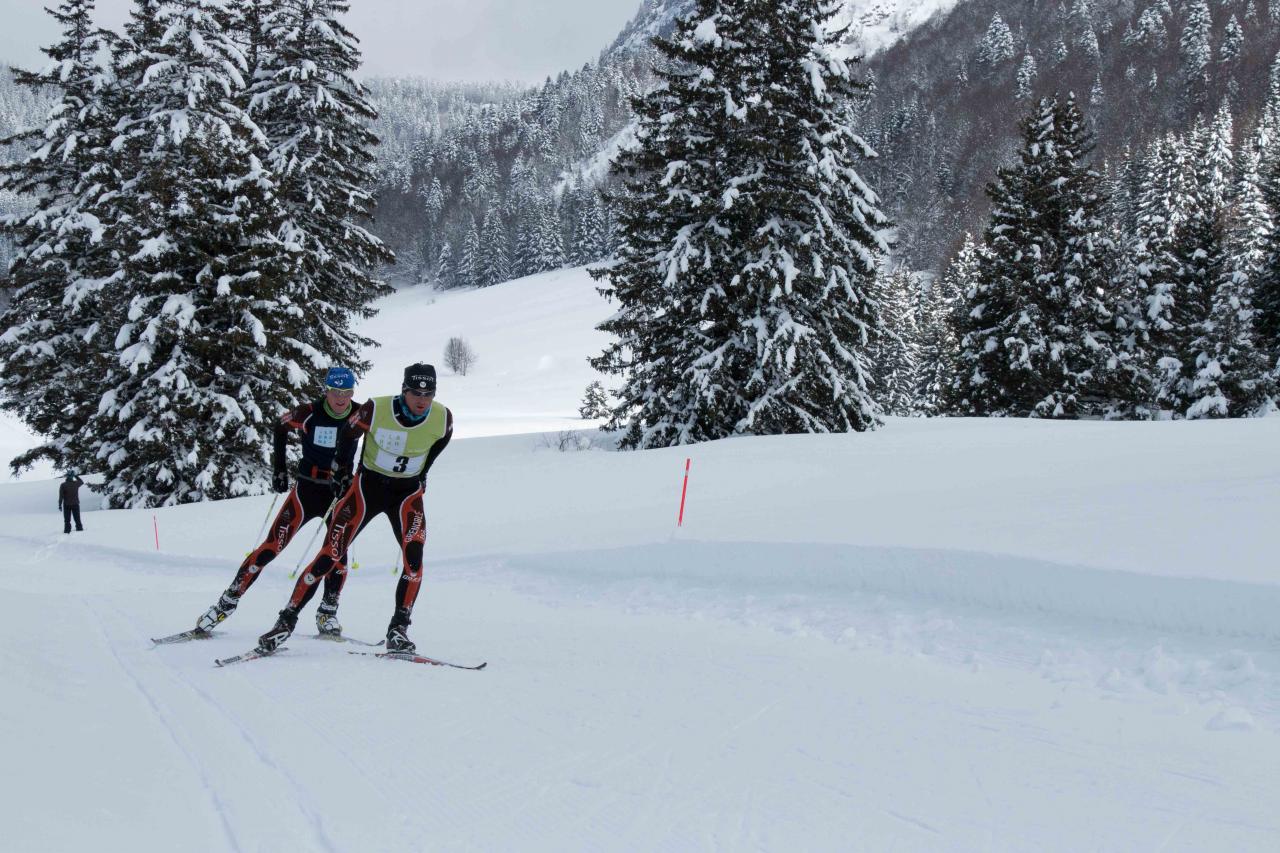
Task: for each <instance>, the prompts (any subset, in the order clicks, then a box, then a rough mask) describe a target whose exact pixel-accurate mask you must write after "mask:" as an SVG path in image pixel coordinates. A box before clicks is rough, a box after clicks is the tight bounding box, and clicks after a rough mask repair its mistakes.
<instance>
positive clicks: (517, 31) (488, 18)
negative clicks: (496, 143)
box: [0, 0, 640, 83]
mask: <svg viewBox="0 0 1280 853" xmlns="http://www.w3.org/2000/svg"><path fill="white" fill-rule="evenodd" d="M350 2H351V12H350V14H349V15H348V16H347V21H346V23H347V27H348V29H350V30H351V31H352V32H354V33H355V34H356V36H357V37H359V39H360V42H361V46H362V48H363V50H364V68H363V70H362V71H361V74H362V76H375V75H387V74H396V75H419V76H425V77H432V78H435V79H440V80H517V81H523V82H530V83H534V82H540V81H541V80H542V79H543V78H545V77H547V76H548V75H552V74H557V73H559V72H561V71H564V70H567V69H572V68H577V67H579V66H581V65H582V64H583V63H584V62H589V61H591V60H593V59H595V58H596V56H598V55H599V53H600V51H601V50H603V49H604V48H605V47H607V46H608V45H609V43H610V42H612V41H613V38H614V36H616V35H617V34H618V32H619V31H620V30H621V29H622V26H623V25H624V24H625V23H626V22H627V21H629V20H630V19H631V17H632V16H633V15H634V14H635V13H636V11H637V10H638V9H639V8H640V0H350ZM56 4H57V0H43V2H41V0H0V22H2V23H0V62H7V63H11V64H14V65H21V66H27V67H30V66H35V65H38V64H39V63H40V62H41V61H42V60H43V58H44V55H43V54H41V53H40V52H39V47H40V46H41V45H44V44H48V43H49V42H50V41H52V40H53V39H54V38H55V37H56V34H57V31H56V29H55V27H54V24H53V20H52V19H51V18H50V17H49V16H48V15H47V14H46V13H45V12H44V10H43V7H44V6H56ZM132 5H133V4H132V2H131V0H98V18H99V21H98V23H99V24H100V25H101V26H105V27H108V28H110V29H114V30H117V31H118V30H119V29H120V26H121V24H122V23H123V22H124V20H125V17H126V16H127V15H128V11H129V9H130V7H131V6H132Z"/></svg>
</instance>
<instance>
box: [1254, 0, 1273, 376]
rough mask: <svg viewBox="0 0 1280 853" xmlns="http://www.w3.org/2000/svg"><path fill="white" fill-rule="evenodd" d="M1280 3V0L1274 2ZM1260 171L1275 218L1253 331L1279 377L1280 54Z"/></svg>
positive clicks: (1265, 117)
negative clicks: (1277, 223)
mask: <svg viewBox="0 0 1280 853" xmlns="http://www.w3.org/2000/svg"><path fill="white" fill-rule="evenodd" d="M1273 6H1276V7H1280V0H1277V2H1274V3H1273ZM1255 147H1256V148H1257V150H1258V155H1259V163H1258V171H1259V173H1260V183H1259V189H1260V191H1261V192H1262V196H1263V200H1264V201H1265V202H1266V205H1267V209H1268V210H1269V211H1270V213H1271V216H1272V219H1273V227H1272V228H1271V229H1270V230H1269V231H1268V232H1267V239H1266V242H1265V243H1264V245H1263V251H1264V252H1265V257H1266V261H1265V263H1264V264H1263V267H1262V269H1260V270H1258V271H1256V273H1255V274H1254V275H1253V276H1252V278H1251V283H1252V286H1253V308H1254V316H1253V323H1254V335H1255V341H1256V344H1257V346H1258V348H1259V349H1260V350H1262V352H1263V353H1264V354H1265V356H1266V358H1267V360H1268V361H1269V362H1270V364H1271V365H1272V368H1273V369H1274V371H1275V376H1276V379H1277V380H1280V227H1277V226H1276V225H1275V224H1274V219H1275V217H1276V216H1280V58H1277V59H1276V61H1275V63H1274V64H1273V65H1272V68H1271V85H1270V89H1269V92H1268V96H1267V103H1266V107H1265V108H1264V109H1263V113H1262V117H1261V119H1260V120H1259V122H1258V131H1257V136H1256V138H1255Z"/></svg>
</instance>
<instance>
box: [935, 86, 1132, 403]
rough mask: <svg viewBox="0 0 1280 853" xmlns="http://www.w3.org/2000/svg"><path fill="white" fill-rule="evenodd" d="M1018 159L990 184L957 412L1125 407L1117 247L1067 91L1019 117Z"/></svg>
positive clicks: (1087, 138) (1086, 137)
mask: <svg viewBox="0 0 1280 853" xmlns="http://www.w3.org/2000/svg"><path fill="white" fill-rule="evenodd" d="M1022 140H1023V147H1022V150H1021V151H1020V153H1019V162H1018V164H1017V165H1015V166H1012V167H1005V168H1002V169H1000V170H999V173H998V177H997V179H996V182H995V183H993V184H991V185H990V186H989V187H988V190H987V192H988V195H989V196H990V197H991V200H992V208H993V209H992V213H991V223H990V225H989V226H988V227H987V231H986V240H985V242H986V244H987V246H988V248H989V252H984V253H983V254H982V256H981V261H980V263H979V266H978V271H977V275H976V279H977V281H976V286H975V287H974V288H973V292H972V294H971V297H970V300H969V305H968V308H969V310H968V312H967V317H966V318H965V335H964V339H963V342H962V352H961V371H960V377H959V381H960V385H961V388H960V389H959V390H960V393H959V395H958V397H959V399H960V400H961V406H962V409H965V410H969V411H972V412H973V413H975V414H980V415H1000V416H1035V417H1053V418H1077V417H1083V416H1097V415H1105V414H1110V413H1112V412H1113V411H1114V410H1115V408H1116V406H1117V403H1120V404H1127V403H1129V402H1130V401H1129V400H1128V399H1126V398H1127V396H1128V393H1127V392H1126V391H1125V390H1124V389H1123V388H1122V387H1120V385H1121V383H1120V382H1119V372H1118V367H1119V364H1118V358H1117V353H1116V351H1115V338H1116V325H1117V317H1116V307H1117V303H1118V299H1117V296H1116V293H1115V291H1114V288H1115V286H1114V278H1115V265H1116V262H1117V254H1118V253H1117V251H1116V247H1115V246H1114V244H1113V243H1112V242H1111V240H1110V235H1109V234H1108V232H1107V230H1106V229H1105V227H1104V226H1103V223H1102V221H1101V216H1100V213H1101V210H1102V209H1103V208H1104V205H1105V199H1104V198H1103V196H1102V194H1101V181H1100V178H1099V176H1098V174H1097V173H1096V172H1095V171H1093V170H1092V169H1091V168H1089V166H1088V165H1087V164H1086V162H1085V161H1086V158H1087V157H1088V155H1089V153H1090V151H1091V149H1092V137H1091V134H1090V133H1089V131H1088V130H1087V129H1086V127H1085V126H1084V118H1083V116H1082V115H1081V113H1080V110H1079V108H1078V107H1077V106H1076V104H1075V101H1074V99H1073V98H1071V97H1068V98H1066V99H1064V100H1060V99H1058V98H1045V99H1042V100H1041V101H1040V103H1039V104H1038V105H1037V107H1036V110H1035V111H1034V112H1033V113H1032V114H1031V115H1029V116H1028V117H1026V118H1025V119H1024V120H1023V122H1022Z"/></svg>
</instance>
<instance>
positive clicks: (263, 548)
mask: <svg viewBox="0 0 1280 853" xmlns="http://www.w3.org/2000/svg"><path fill="white" fill-rule="evenodd" d="M332 505H333V487H332V486H331V485H330V484H329V483H314V482H312V481H310V480H299V481H298V482H297V484H296V485H294V487H293V488H292V489H291V490H290V491H289V493H288V494H287V495H286V496H285V499H284V506H282V507H281V508H280V512H279V513H277V514H276V520H275V521H274V522H273V523H272V525H271V531H270V533H269V534H268V536H267V539H266V541H265V542H263V543H262V544H261V545H259V546H258V547H257V548H255V549H254V550H253V551H251V552H250V553H249V556H247V557H245V560H244V562H243V563H241V564H240V568H239V569H238V570H237V571H236V576H235V579H234V580H232V581H231V586H229V587H227V594H228V595H231V596H233V597H235V598H239V597H240V596H242V595H244V594H245V592H247V591H248V589H249V587H251V586H253V582H254V581H256V580H257V579H258V575H259V574H261V573H262V570H263V568H265V567H266V566H267V564H269V563H270V562H271V561H272V560H274V559H275V558H276V557H277V556H279V555H280V552H281V551H283V550H284V549H285V546H286V545H288V544H289V542H290V541H292V539H293V537H294V536H296V535H298V531H299V530H301V529H302V526H303V525H304V524H306V523H307V522H308V521H310V520H311V519H313V518H320V517H322V516H323V515H324V514H325V513H326V512H328V510H329V507H330V506H332ZM346 580H347V557H346V552H345V551H344V552H343V554H342V559H341V560H339V561H338V563H337V565H336V567H335V568H334V570H333V571H332V572H330V574H329V576H328V577H326V578H325V581H324V594H325V598H337V597H338V596H339V595H340V594H341V593H342V585H343V584H344V583H346Z"/></svg>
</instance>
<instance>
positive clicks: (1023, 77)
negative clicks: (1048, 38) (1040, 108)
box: [1015, 53, 1036, 101]
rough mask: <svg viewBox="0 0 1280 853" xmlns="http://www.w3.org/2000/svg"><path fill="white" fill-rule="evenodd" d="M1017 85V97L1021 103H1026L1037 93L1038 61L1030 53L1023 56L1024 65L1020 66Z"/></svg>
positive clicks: (1016, 80) (1016, 79)
mask: <svg viewBox="0 0 1280 853" xmlns="http://www.w3.org/2000/svg"><path fill="white" fill-rule="evenodd" d="M1015 82H1016V83H1017V87H1018V88H1017V90H1016V92H1017V94H1016V95H1015V97H1017V99H1018V100H1019V101H1025V100H1027V99H1028V98H1030V97H1031V95H1032V94H1033V93H1034V92H1035V84H1036V59H1035V57H1034V56H1032V55H1031V54H1030V53H1025V54H1023V56H1022V63H1021V64H1020V65H1019V66H1018V76H1017V78H1015Z"/></svg>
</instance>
